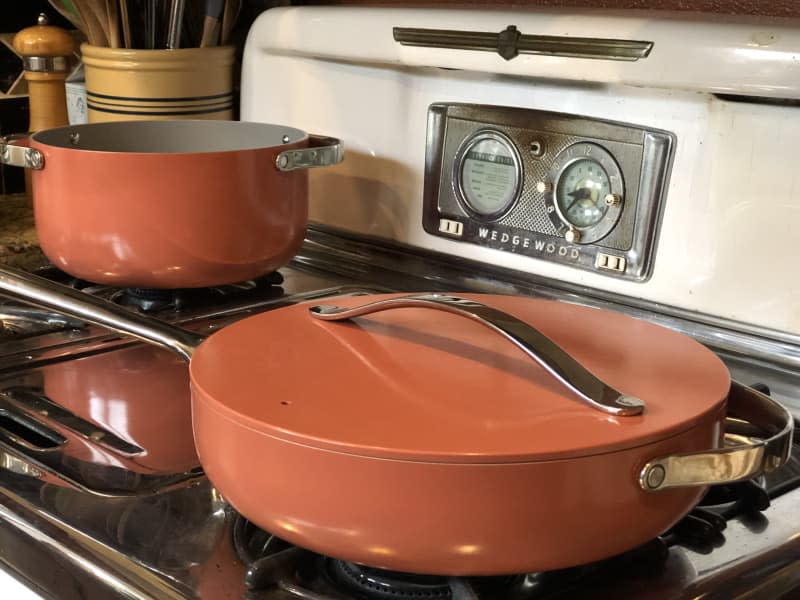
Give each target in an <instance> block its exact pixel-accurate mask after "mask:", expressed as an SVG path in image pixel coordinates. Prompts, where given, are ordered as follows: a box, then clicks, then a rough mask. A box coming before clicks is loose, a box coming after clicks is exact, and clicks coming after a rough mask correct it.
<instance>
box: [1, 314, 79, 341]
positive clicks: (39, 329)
mask: <svg viewBox="0 0 800 600" xmlns="http://www.w3.org/2000/svg"><path fill="white" fill-rule="evenodd" d="M83 326H84V323H83V322H82V321H79V320H77V319H72V318H69V317H65V316H63V315H59V314H56V313H52V312H48V311H45V310H39V309H36V308H27V307H18V306H0V339H4V338H11V337H14V338H18V337H24V336H28V335H34V334H39V333H47V332H49V331H57V330H60V329H64V328H75V329H77V328H81V327H83Z"/></svg>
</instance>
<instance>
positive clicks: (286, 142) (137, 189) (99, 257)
mask: <svg viewBox="0 0 800 600" xmlns="http://www.w3.org/2000/svg"><path fill="white" fill-rule="evenodd" d="M28 144H29V147H27V146H24V145H15V144H11V143H3V140H0V163H6V164H12V165H17V166H25V167H29V168H31V169H32V176H31V183H32V188H33V208H34V217H35V221H36V232H37V234H38V236H39V240H40V243H41V246H42V250H43V251H44V253H45V254H46V255H47V257H48V258H49V259H50V260H51V261H52V262H53V264H54V265H56V266H57V267H59V268H60V269H62V270H63V271H66V272H67V273H69V274H71V275H74V276H75V277H79V278H81V279H85V280H87V281H93V282H98V283H106V284H111V285H114V286H119V287H142V288H192V287H206V286H212V285H222V284H226V283H234V282H237V281H243V280H246V279H250V278H252V277H256V276H259V275H263V274H264V273H267V272H269V271H273V270H275V269H277V268H278V267H281V266H283V265H284V264H286V263H287V262H288V261H289V260H290V259H291V258H292V256H294V254H295V253H296V252H297V249H298V248H299V247H300V244H301V243H302V241H303V236H304V234H305V228H306V222H307V219H308V198H307V193H308V189H307V187H308V181H307V180H308V175H307V171H306V168H308V167H315V166H325V165H332V164H335V163H338V162H340V161H341V159H342V153H343V150H342V145H341V143H340V142H339V141H338V140H335V139H332V138H323V137H320V136H309V135H306V134H305V133H304V132H302V131H300V130H298V129H293V128H291V127H283V126H281V125H268V124H264V123H243V122H232V121H138V122H114V123H96V124H89V125H77V126H70V127H62V128H58V129H49V130H44V131H39V132H37V133H35V134H33V135H32V136H31V137H30V139H29V141H28Z"/></svg>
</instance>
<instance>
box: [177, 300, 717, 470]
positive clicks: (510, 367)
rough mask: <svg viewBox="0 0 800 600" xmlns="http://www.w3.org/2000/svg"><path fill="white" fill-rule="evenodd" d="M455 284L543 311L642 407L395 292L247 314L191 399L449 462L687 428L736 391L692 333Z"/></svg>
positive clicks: (209, 357)
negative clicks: (366, 308) (320, 307)
mask: <svg viewBox="0 0 800 600" xmlns="http://www.w3.org/2000/svg"><path fill="white" fill-rule="evenodd" d="M459 296H461V297H463V298H469V299H473V300H476V301H478V302H482V303H483V304H487V305H489V306H491V307H494V308H496V309H499V310H502V311H504V312H506V313H508V314H510V315H512V316H513V317H516V318H517V319H520V320H522V321H524V322H526V323H529V324H530V325H532V326H534V327H535V328H536V329H538V330H539V331H540V332H542V333H543V334H544V335H546V336H547V337H549V338H550V339H551V340H553V341H554V342H555V343H556V344H558V345H559V346H560V347H561V348H563V349H564V350H565V351H566V352H567V353H569V354H570V355H572V356H573V357H574V358H575V359H577V361H578V362H579V363H581V364H582V365H583V366H584V367H586V368H587V369H588V370H589V371H590V372H592V373H593V374H594V375H596V376H597V377H599V378H600V379H601V380H603V381H604V382H606V383H607V384H609V385H611V386H613V387H614V388H616V389H617V390H619V391H621V392H623V393H624V394H626V395H630V396H634V397H638V398H640V399H642V400H643V401H644V403H645V405H646V407H645V409H644V411H643V412H642V414H641V415H638V416H615V415H611V414H608V413H606V412H602V411H600V410H597V409H596V408H594V407H592V406H590V405H588V404H587V403H586V402H584V401H582V400H581V399H579V398H578V396H577V395H576V394H575V393H574V392H573V391H571V390H570V389H568V388H567V387H566V386H564V385H563V384H562V383H561V382H559V381H558V380H556V379H555V378H554V377H553V376H552V375H551V374H550V373H549V372H548V371H547V370H545V369H544V368H543V367H541V366H540V365H539V364H537V363H536V362H534V361H533V360H531V359H530V358H529V357H528V356H526V355H525V354H524V353H523V352H521V351H520V349H519V348H517V347H515V346H514V345H513V344H512V343H510V342H509V341H508V340H507V339H504V338H503V337H501V336H500V335H498V334H497V333H496V332H493V331H491V330H490V329H489V328H487V327H485V326H483V325H481V324H479V323H476V322H474V321H470V320H467V319H465V318H463V316H458V315H455V314H447V313H442V312H439V311H433V310H429V309H425V308H398V309H394V310H390V311H385V312H380V313H376V314H370V315H368V316H364V317H360V318H357V319H355V320H353V321H351V322H325V321H320V320H317V319H314V318H313V317H312V316H311V315H310V314H309V307H310V304H308V303H306V304H299V305H294V306H290V307H285V308H281V309H277V310H274V311H270V312H266V313H262V314H259V315H256V316H254V317H250V318H247V319H244V320H242V321H239V322H237V323H234V324H232V325H230V326H228V327H226V328H225V329H223V330H222V331H220V332H217V333H215V334H214V335H212V336H211V337H210V338H209V339H207V340H206V341H205V342H203V343H202V344H201V345H200V347H199V348H198V349H197V350H196V351H195V353H194V356H193V358H192V362H191V375H192V385H193V389H194V394H195V401H202V402H206V403H209V404H210V407H211V408H213V409H214V410H215V411H216V412H218V413H219V414H220V416H221V417H225V418H228V419H230V420H234V421H235V422H238V423H240V424H241V425H242V426H243V427H247V428H249V429H252V430H256V431H259V432H262V433H264V434H265V435H270V436H273V437H276V438H280V439H283V440H286V441H290V442H294V443H300V444H304V445H307V446H311V447H315V448H320V449H325V450H331V451H337V452H344V453H348V454H355V455H361V456H370V457H380V458H390V459H397V460H408V461H425V462H449V463H496V462H532V461H541V460H552V459H559V458H575V457H580V456H590V455H595V454H601V453H607V452H613V451H619V450H623V449H628V448H632V447H636V446H641V445H644V444H648V443H651V442H656V441H659V440H662V439H665V438H668V437H670V436H673V435H676V434H678V433H681V432H683V431H686V430H688V429H691V428H693V427H695V426H697V425H699V424H701V423H702V422H703V421H704V420H707V419H708V418H709V416H710V415H718V414H719V413H720V410H721V409H722V408H723V406H724V403H725V401H726V398H727V395H728V390H729V388H730V376H729V374H728V370H727V368H726V367H725V366H724V364H723V363H722V362H721V361H720V360H719V358H717V356H716V355H715V354H714V353H712V352H711V351H710V350H708V349H707V348H705V347H704V346H702V345H701V344H699V343H697V342H696V341H694V340H692V339H691V338H689V337H687V336H684V335H682V334H679V333H677V332H674V331H671V330H669V329H666V328H663V327H660V326H658V325H654V324H652V323H649V322H646V321H642V320H639V319H634V318H632V317H628V316H626V315H622V314H619V313H613V312H609V311H605V310H601V309H595V308H587V307H582V306H576V305H571V304H567V303H563V302H555V301H550V300H540V299H532V298H524V297H511V296H491V295H480V294H459ZM392 297H397V295H396V294H395V295H381V296H370V297H363V296H361V297H348V298H335V299H332V300H326V302H325V304H336V305H339V306H343V307H346V306H358V305H362V304H365V303H367V302H368V301H374V300H380V299H386V298H392Z"/></svg>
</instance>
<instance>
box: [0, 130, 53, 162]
mask: <svg viewBox="0 0 800 600" xmlns="http://www.w3.org/2000/svg"><path fill="white" fill-rule="evenodd" d="M27 137H30V134H27V133H20V134H13V135H7V136H4V137H0V164H4V165H11V166H12V167H24V168H26V169H35V170H39V169H43V168H44V155H43V154H42V153H41V152H39V151H38V150H37V149H36V148H28V147H27V146H17V145H16V144H14V143H13V142H14V141H16V140H21V139H24V138H27Z"/></svg>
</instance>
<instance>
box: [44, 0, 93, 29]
mask: <svg viewBox="0 0 800 600" xmlns="http://www.w3.org/2000/svg"><path fill="white" fill-rule="evenodd" d="M49 2H50V6H52V7H53V8H55V9H56V11H58V14H60V15H61V16H62V17H64V18H65V19H67V21H69V22H70V23H72V26H73V27H75V29H77V30H78V31H82V32H83V33H84V34H86V24H85V23H84V22H83V21H82V20H81V18H80V16H78V13H77V11H75V7H74V6H73V4H72V2H68V1H65V0H49Z"/></svg>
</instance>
